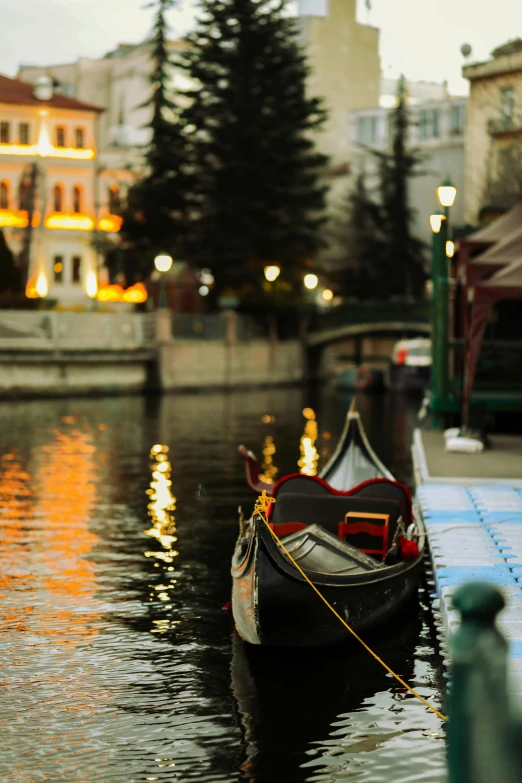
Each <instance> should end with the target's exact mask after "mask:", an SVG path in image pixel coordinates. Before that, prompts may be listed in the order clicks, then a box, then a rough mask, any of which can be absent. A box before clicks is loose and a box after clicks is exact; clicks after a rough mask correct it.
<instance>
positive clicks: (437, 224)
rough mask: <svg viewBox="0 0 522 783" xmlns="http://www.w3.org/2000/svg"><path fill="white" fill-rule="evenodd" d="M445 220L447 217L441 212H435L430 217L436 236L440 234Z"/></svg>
mask: <svg viewBox="0 0 522 783" xmlns="http://www.w3.org/2000/svg"><path fill="white" fill-rule="evenodd" d="M443 220H446V215H442V214H441V213H439V212H434V213H433V215H430V226H431V230H432V231H433V233H434V234H438V233H439V232H440V230H441V228H442V221H443Z"/></svg>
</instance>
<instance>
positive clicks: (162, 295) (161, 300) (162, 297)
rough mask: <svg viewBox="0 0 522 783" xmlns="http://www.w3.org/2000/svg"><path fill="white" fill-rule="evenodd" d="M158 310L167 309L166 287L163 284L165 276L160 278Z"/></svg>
mask: <svg viewBox="0 0 522 783" xmlns="http://www.w3.org/2000/svg"><path fill="white" fill-rule="evenodd" d="M159 309H160V310H166V309H167V286H166V284H165V275H161V277H160V294H159Z"/></svg>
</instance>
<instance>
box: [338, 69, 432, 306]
mask: <svg viewBox="0 0 522 783" xmlns="http://www.w3.org/2000/svg"><path fill="white" fill-rule="evenodd" d="M409 124H410V121H409V116H408V107H407V103H406V95H405V84H404V80H403V79H401V81H400V83H399V94H398V103H397V107H396V108H395V109H394V110H393V111H392V113H391V115H390V133H391V144H390V149H389V150H388V151H384V152H383V151H380V150H369V152H370V153H371V155H372V157H373V158H374V160H375V162H376V164H377V180H378V184H377V188H376V192H375V194H370V193H369V192H368V191H367V189H366V186H365V184H364V178H363V177H362V178H361V177H360V178H359V179H358V181H357V184H356V188H355V190H354V191H353V192H352V193H351V194H350V195H349V203H348V226H347V233H348V236H349V237H350V242H349V248H347V251H348V254H349V255H350V256H351V257H352V258H353V259H354V263H352V264H351V267H350V268H349V269H348V272H347V278H348V279H349V280H350V282H351V285H352V288H353V287H354V286H356V287H357V289H358V291H359V292H360V293H359V295H362V293H363V292H364V293H365V294H366V295H367V296H368V295H370V296H382V297H386V296H390V295H413V296H421V295H422V292H423V286H424V281H425V279H426V273H425V271H424V260H423V255H424V243H423V242H422V241H421V240H419V239H417V238H415V237H414V236H413V234H412V221H413V217H414V211H413V209H412V208H411V207H410V204H409V198H408V183H409V181H410V179H411V177H413V176H415V175H416V174H417V173H418V167H419V164H420V163H421V160H422V159H421V157H420V155H419V154H418V153H417V152H416V151H414V150H411V149H409V147H408V127H409Z"/></svg>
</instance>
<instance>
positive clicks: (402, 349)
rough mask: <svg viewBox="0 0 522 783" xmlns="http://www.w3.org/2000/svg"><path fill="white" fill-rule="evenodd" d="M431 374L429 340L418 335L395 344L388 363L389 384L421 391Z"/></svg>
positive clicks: (397, 387)
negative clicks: (389, 363)
mask: <svg viewBox="0 0 522 783" xmlns="http://www.w3.org/2000/svg"><path fill="white" fill-rule="evenodd" d="M430 376H431V340H429V339H426V338H423V337H418V338H415V339H414V340H399V342H398V343H396V344H395V346H394V348H393V353H392V359H391V365H390V386H391V388H392V389H398V390H401V391H423V390H424V389H426V388H427V387H428V386H429V383H430Z"/></svg>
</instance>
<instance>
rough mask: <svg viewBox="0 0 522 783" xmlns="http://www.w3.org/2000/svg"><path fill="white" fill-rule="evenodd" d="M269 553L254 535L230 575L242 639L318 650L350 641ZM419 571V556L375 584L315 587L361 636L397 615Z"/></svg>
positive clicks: (304, 585) (307, 587)
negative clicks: (238, 567)
mask: <svg viewBox="0 0 522 783" xmlns="http://www.w3.org/2000/svg"><path fill="white" fill-rule="evenodd" d="M269 549H270V548H269V547H267V546H266V545H265V543H264V541H263V537H262V536H261V535H256V536H255V540H254V541H253V543H252V546H251V548H250V552H249V555H247V557H246V558H245V561H244V562H243V564H242V566H241V568H240V569H238V570H237V571H236V572H235V573H234V585H233V601H232V606H233V611H234V620H235V623H236V628H237V631H238V633H239V635H240V636H241V638H242V639H244V640H245V641H247V642H250V643H251V644H262V645H266V646H273V647H289V646H291V647H319V646H324V645H330V644H337V643H339V642H342V641H345V640H346V639H347V638H349V637H351V634H350V632H349V631H348V630H347V629H346V628H345V626H344V625H343V624H342V623H341V622H340V621H339V619H338V618H337V617H336V616H335V615H334V614H333V613H332V612H331V611H330V609H328V607H327V606H326V605H325V604H324V602H323V601H322V600H321V599H320V598H319V596H318V595H317V594H316V593H314V591H313V590H312V588H311V586H310V585H309V584H308V583H307V582H305V581H304V580H303V579H302V578H297V577H292V576H290V575H289V573H288V570H287V569H286V568H285V569H284V570H281V569H280V568H278V567H277V565H275V563H274V559H273V552H272V553H270V551H269ZM288 568H289V569H290V568H292V567H291V566H290V564H288ZM421 572H422V558H421V557H419V558H418V559H417V560H416V561H415V562H414V563H410V564H403V566H402V567H401V566H399V567H398V568H397V570H396V573H395V574H385V573H383V574H379V575H378V576H376V577H375V579H373V581H366V582H364V583H361V584H348V585H343V584H337V585H328V584H324V585H321V584H316V586H317V589H318V590H319V591H320V592H321V594H322V595H323V596H324V597H325V598H326V600H327V601H328V602H329V603H330V604H331V605H332V606H333V608H334V609H335V610H336V612H337V613H338V614H339V615H340V616H341V617H342V618H343V619H344V620H345V621H346V622H347V623H348V625H349V626H350V627H351V628H352V629H353V630H354V631H356V632H357V633H359V632H360V631H365V630H367V629H370V628H372V627H375V626H379V625H381V624H384V623H385V622H386V621H388V620H389V619H390V618H391V617H392V615H393V614H394V613H396V612H398V611H399V610H400V609H401V608H402V607H403V606H404V605H405V604H406V603H407V602H408V600H409V599H410V598H411V597H412V596H413V595H414V593H415V592H416V590H417V587H418V583H419V579H420V575H421Z"/></svg>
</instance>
